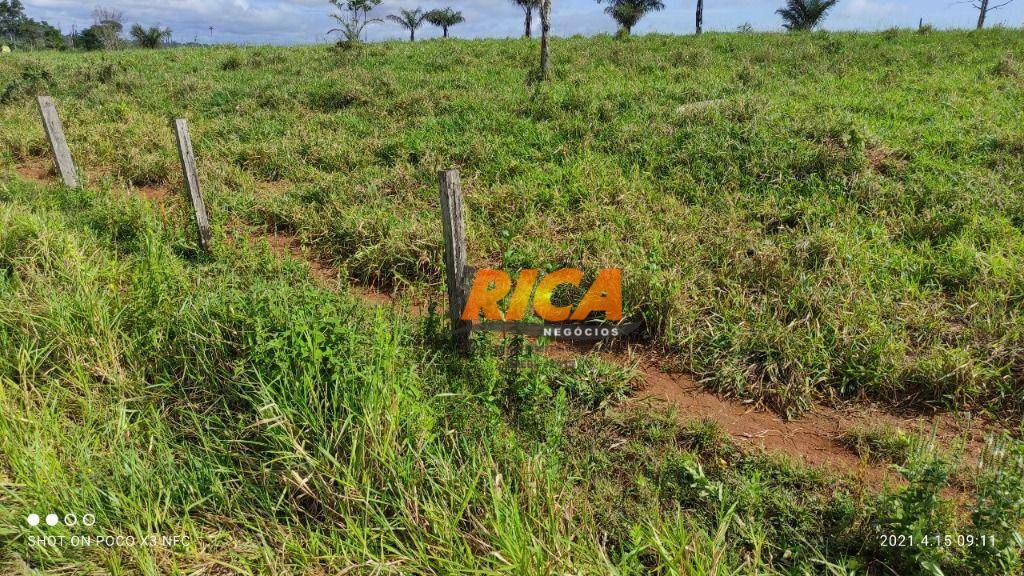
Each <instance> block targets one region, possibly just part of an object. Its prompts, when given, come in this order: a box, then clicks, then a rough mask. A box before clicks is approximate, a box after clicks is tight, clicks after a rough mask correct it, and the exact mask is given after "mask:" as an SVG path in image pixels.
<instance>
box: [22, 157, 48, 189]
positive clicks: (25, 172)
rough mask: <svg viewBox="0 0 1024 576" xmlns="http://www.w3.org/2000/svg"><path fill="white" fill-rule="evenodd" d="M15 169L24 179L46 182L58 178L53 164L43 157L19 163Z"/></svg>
mask: <svg viewBox="0 0 1024 576" xmlns="http://www.w3.org/2000/svg"><path fill="white" fill-rule="evenodd" d="M14 171H15V172H17V173H18V176H19V177H20V178H21V179H22V180H29V181H31V182H39V183H43V184H46V183H51V182H54V181H55V180H54V179H55V178H56V172H54V169H53V164H52V163H50V162H47V161H46V160H42V159H33V160H29V161H26V162H23V163H21V164H18V165H16V166H15V167H14Z"/></svg>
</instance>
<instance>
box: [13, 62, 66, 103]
mask: <svg viewBox="0 0 1024 576" xmlns="http://www.w3.org/2000/svg"><path fill="white" fill-rule="evenodd" d="M52 82H53V74H52V73H51V72H50V70H49V69H48V68H47V67H45V66H43V65H42V64H41V63H39V62H36V61H35V60H22V61H21V62H19V63H18V64H14V65H7V64H4V65H3V66H0V104H12V103H15V102H21V101H23V100H26V99H29V98H33V97H35V96H38V95H40V94H45V93H46V92H48V91H49V89H50V87H51V85H52Z"/></svg>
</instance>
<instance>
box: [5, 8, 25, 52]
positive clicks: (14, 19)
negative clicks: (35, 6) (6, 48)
mask: <svg viewBox="0 0 1024 576" xmlns="http://www.w3.org/2000/svg"><path fill="white" fill-rule="evenodd" d="M26 18H27V17H26V16H25V5H24V4H22V3H21V0H0V36H3V37H4V38H6V39H7V41H8V42H10V43H11V44H13V43H14V42H15V40H17V37H16V36H17V33H18V26H19V25H21V23H22V22H23V21H24V20H25V19H26Z"/></svg>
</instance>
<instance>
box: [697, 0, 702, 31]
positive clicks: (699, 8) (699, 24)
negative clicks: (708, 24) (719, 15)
mask: <svg viewBox="0 0 1024 576" xmlns="http://www.w3.org/2000/svg"><path fill="white" fill-rule="evenodd" d="M703 31H704V0H697V34H700V33H701V32H703Z"/></svg>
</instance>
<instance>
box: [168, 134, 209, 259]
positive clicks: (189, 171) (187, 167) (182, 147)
mask: <svg viewBox="0 0 1024 576" xmlns="http://www.w3.org/2000/svg"><path fill="white" fill-rule="evenodd" d="M171 127H172V128H173V129H174V137H175V139H177V141H178V158H180V159H181V172H182V174H183V175H184V176H185V185H186V186H187V187H188V197H189V200H190V201H191V202H192V209H193V210H194V211H195V213H196V228H197V229H198V230H199V247H200V248H202V249H203V250H206V251H209V250H210V236H211V235H210V217H209V216H208V215H207V214H206V203H205V202H203V195H202V193H201V192H200V190H199V172H198V171H196V156H195V154H194V153H193V152H192V138H191V137H190V136H189V133H188V120H185V119H184V118H175V119H173V120H172V121H171Z"/></svg>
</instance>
